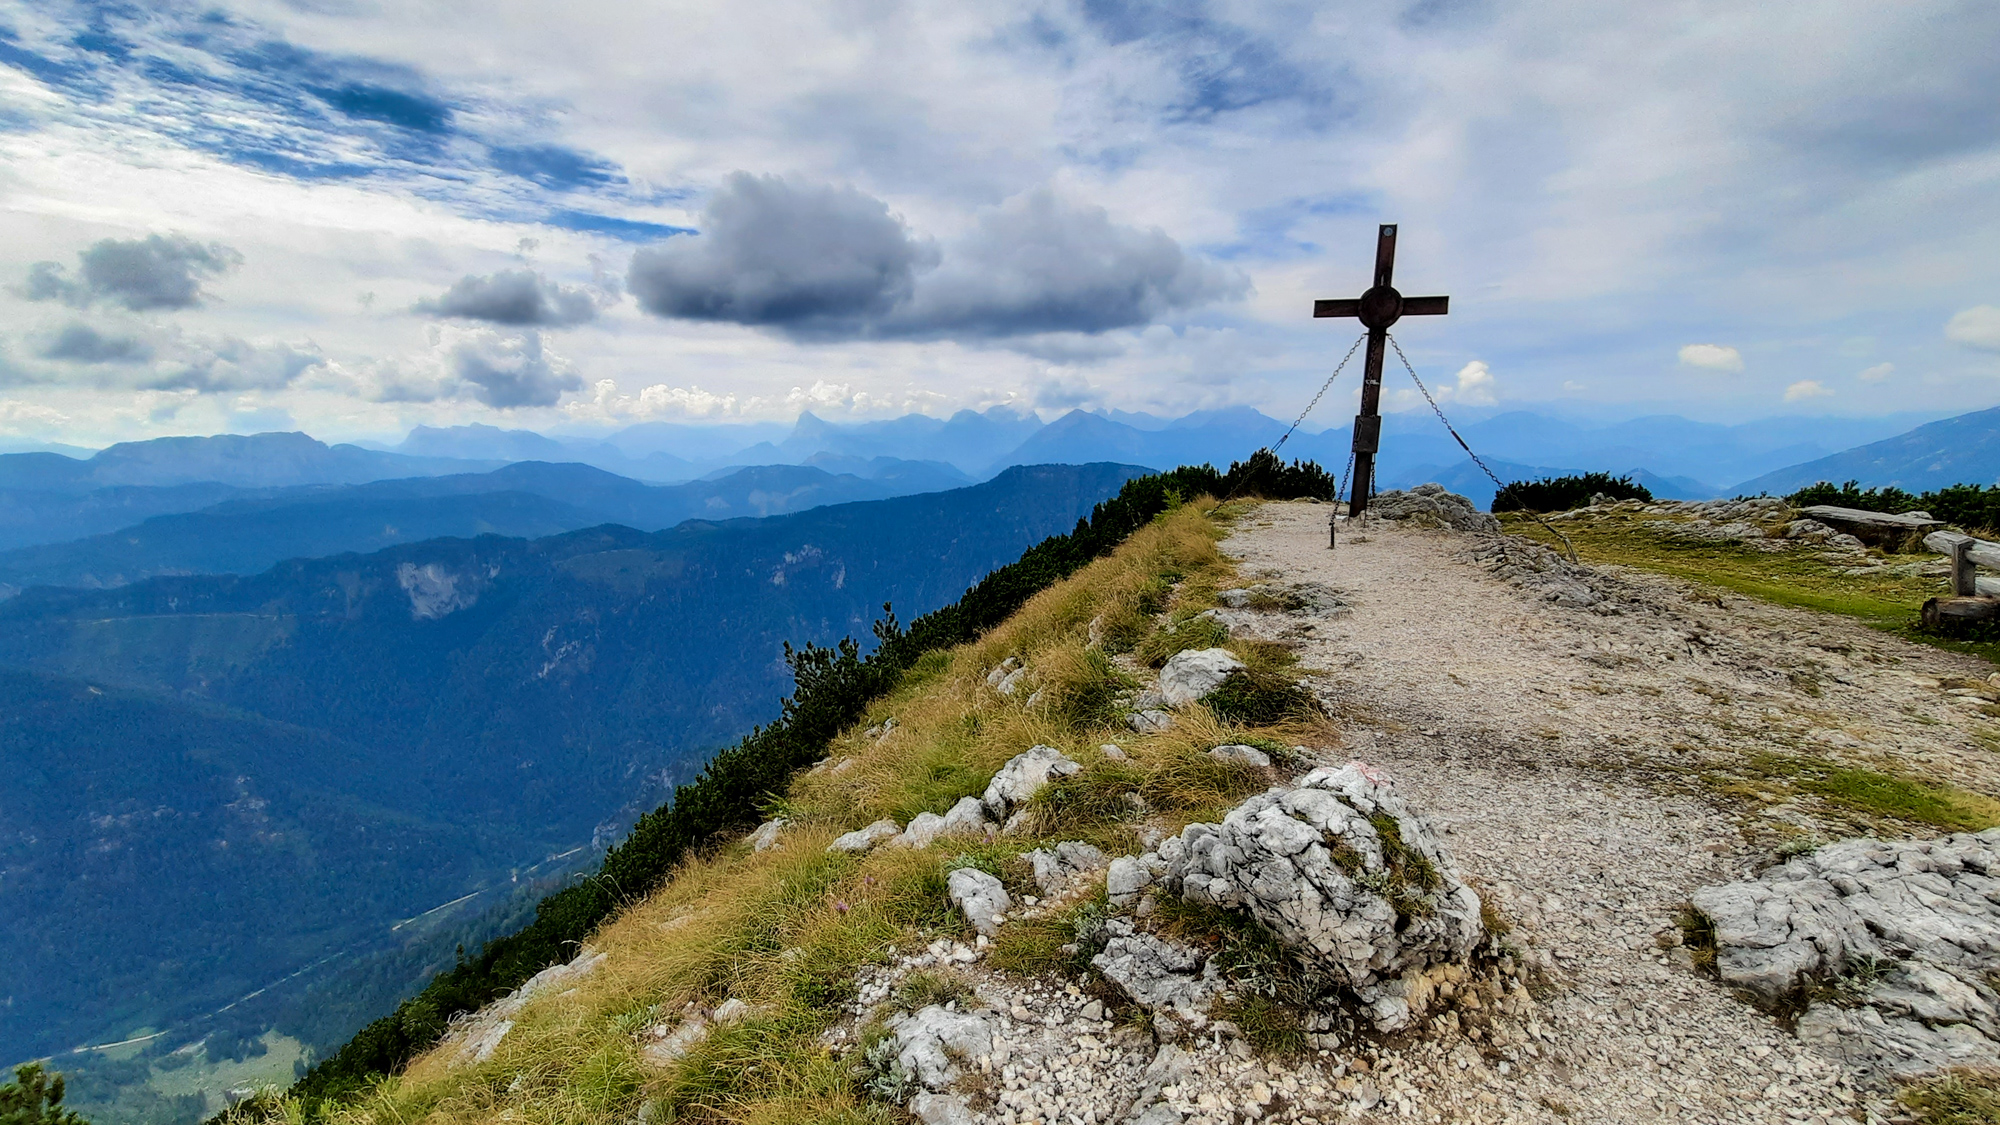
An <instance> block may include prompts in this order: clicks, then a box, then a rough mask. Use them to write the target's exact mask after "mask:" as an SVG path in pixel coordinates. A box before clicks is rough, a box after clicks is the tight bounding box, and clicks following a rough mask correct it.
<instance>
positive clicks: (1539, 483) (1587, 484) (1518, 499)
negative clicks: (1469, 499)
mask: <svg viewBox="0 0 2000 1125" xmlns="http://www.w3.org/2000/svg"><path fill="white" fill-rule="evenodd" d="M1600 493H1601V494H1603V495H1605V496H1609V497H1611V498H1612V499H1614V500H1651V499H1652V498H1653V493H1652V491H1651V490H1650V489H1648V488H1647V487H1646V486H1645V485H1643V484H1640V483H1638V482H1637V481H1635V480H1633V479H1632V478H1631V477H1630V476H1622V477H1614V476H1612V475H1611V474H1610V473H1579V474H1574V475H1571V476H1566V477H1543V478H1542V479H1541V480H1532V481H1530V480H1520V481H1515V482H1514V483H1512V484H1510V485H1508V486H1507V487H1505V488H1503V489H1501V490H1500V491H1499V492H1496V493H1494V494H1493V510H1494V511H1496V512H1519V511H1529V512H1566V511H1568V510H1569V509H1571V508H1581V507H1583V506H1584V505H1585V504H1588V503H1590V498H1591V497H1592V496H1596V495H1598V494H1600Z"/></svg>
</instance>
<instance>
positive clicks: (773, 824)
mask: <svg viewBox="0 0 2000 1125" xmlns="http://www.w3.org/2000/svg"><path fill="white" fill-rule="evenodd" d="M790 823H791V821H789V820H786V819H785V818H784V817H782V816H781V817H778V818H776V819H775V820H767V821H765V822H764V823H763V824H760V825H758V826H757V831H755V832H752V833H750V850H752V851H758V852H767V851H770V850H771V849H772V848H775V847H777V846H778V834H779V833H780V832H783V831H784V830H785V826H786V825H787V824H790Z"/></svg>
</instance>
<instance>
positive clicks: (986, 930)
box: [945, 867, 1014, 937]
mask: <svg viewBox="0 0 2000 1125" xmlns="http://www.w3.org/2000/svg"><path fill="white" fill-rule="evenodd" d="M945 891H946V893H947V894H948V895H950V896H951V901H952V904H953V905H955V906H957V907H958V908H959V909H960V910H962V911H964V912H965V920H966V921H967V922H968V923H970V924H971V925H972V928H973V929H975V930H978V931H979V932H980V933H982V934H985V935H986V936H988V937H991V936H993V934H995V933H997V932H998V931H999V929H1000V922H999V919H1000V917H1001V915H1004V914H1006V913H1007V911H1009V910H1011V909H1012V908H1013V906H1014V902H1013V900H1012V899H1010V898H1008V897H1007V888H1006V887H1003V886H1001V885H1000V880H998V879H996V878H994V877H993V876H991V875H988V874H987V873H986V872H984V871H981V870H979V869H978V868H976V867H961V868H959V869H958V870H956V871H954V872H952V873H951V874H950V875H948V876H946V877H945Z"/></svg>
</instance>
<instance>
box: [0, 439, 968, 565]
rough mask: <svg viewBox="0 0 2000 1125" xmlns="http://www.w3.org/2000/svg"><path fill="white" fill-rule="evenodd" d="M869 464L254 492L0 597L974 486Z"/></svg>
mask: <svg viewBox="0 0 2000 1125" xmlns="http://www.w3.org/2000/svg"><path fill="white" fill-rule="evenodd" d="M836 460H837V459H836ZM878 461H879V462H880V463H875V464H870V465H867V466H864V467H865V468H867V469H868V470H870V471H871V472H872V473H873V474H874V476H873V478H872V479H864V478H863V477H861V476H857V475H854V474H852V473H838V474H836V473H832V472H828V471H827V470H825V469H822V468H820V467H818V466H815V465H766V466H758V467H754V468H748V469H734V470H726V471H724V473H723V474H722V475H721V476H720V477H719V478H718V479H716V480H712V481H694V482H690V483H688V484H680V485H649V484H643V483H641V482H639V481H634V480H629V479H627V478H625V477H620V476H616V475H614V474H612V473H607V472H604V471H603V470H601V469H595V468H591V467H590V466H588V465H573V464H561V465H551V464H545V463H542V462H539V461H524V462H520V463H517V464H513V465H508V466H505V467H503V468H500V469H496V470H494V471H493V472H490V473H467V474H457V475H452V476H439V477H415V478H410V479H405V480H388V481H374V482H370V483H368V484H358V485H317V486H309V487H302V488H293V489H274V490H263V491H261V492H259V493H258V494H256V495H253V496H239V497H237V498H234V499H229V500H225V501H223V502H221V503H218V504H213V505H210V506H208V507H204V508H201V509H198V510H196V511H192V512H179V513H175V514H169V515H161V516H154V517H152V518H150V519H146V520H143V521H142V522H139V523H137V524H135V525H133V526H129V527H122V528H120V529H119V530H117V531H112V532H106V533H101V534H98V535H92V536H87V537H84V538H81V539H75V540H71V541H68V542H57V543H44V544H39V545H34V546H27V547H18V548H15V549H13V550H10V551H0V594H10V593H12V592H14V591H16V590H18V589H20V588H22V587H27V586H35V585H49V586H87V587H105V586H121V585H124V584H126V583H128V582H135V581H138V580H140V579H142V578H150V577H153V576H155V575H162V574H254V573H256V572H258V571H261V570H264V569H267V568H268V567H270V566H272V565H273V564H275V563H277V562H279V561H281V560H283V559H290V558H312V557H318V556H322V555H337V554H342V553H344V552H350V551H358V552H366V551H375V550H379V549H381V548H383V547H388V546H392V545H394V544H397V543H414V542H417V541H419V540H424V539H436V538H440V537H446V536H452V537H459V538H470V537H473V536H477V535H506V536H517V537H525V538H536V537H540V536H544V535H554V534H556V533H558V532H563V531H574V530H577V529H579V528H585V527H594V526H596V525H598V524H607V523H616V524H623V525H625V526H627V527H633V528H637V529H639V530H641V531H657V530H660V529H661V528H666V527H671V526H673V525H674V524H677V523H679V522H681V521H682V520H687V519H695V518H703V519H712V520H720V519H731V518H735V517H738V516H772V515H782V514H784V513H787V512H796V511H803V510H805V509H807V508H815V507H819V506H821V505H824V504H842V503H849V502H852V501H856V500H879V499H886V498H888V497H891V496H904V495H910V494H913V493H918V492H938V491H943V490H946V489H951V488H960V487H963V486H964V485H966V484H967V483H970V482H968V481H967V480H966V479H965V477H964V476H963V475H962V474H959V473H957V471H956V470H953V469H951V467H950V466H940V465H933V464H928V463H918V462H907V461H890V460H889V459H886V458H884V459H878ZM175 487H176V488H177V489H178V490H181V491H186V490H191V489H197V488H200V487H202V486H194V485H183V486H175ZM212 487H224V486H212ZM159 491H164V490H159ZM231 491H234V490H231ZM99 495H100V493H98V492H92V493H86V494H85V496H86V497H97V496H99Z"/></svg>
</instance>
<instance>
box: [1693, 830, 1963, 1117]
mask: <svg viewBox="0 0 2000 1125" xmlns="http://www.w3.org/2000/svg"><path fill="white" fill-rule="evenodd" d="M1692 903H1693V905H1694V907H1695V909H1696V910H1699V911H1701V912H1702V913H1703V914H1705V915H1707V916H1708V918H1709V919H1710V920H1711V921H1712V922H1713V923H1714V927H1715V943H1716V949H1715V965H1716V971H1717V974H1718V975H1719V976H1720V977H1721V978H1722V980H1723V982H1724V983H1725V984H1728V985H1730V986H1731V987H1734V988H1738V989H1742V990H1743V991H1745V992H1747V993H1749V994H1750V995H1751V996H1753V997H1755V998H1756V999H1757V1000H1759V1001H1760V1002H1762V1003H1764V1004H1767V1005H1774V1006H1775V1005H1777V1004H1778V1003H1780V1002H1781V1001H1784V1000H1787V999H1790V998H1791V997H1792V996H1794V995H1795V994H1796V993H1797V991H1798V990H1799V989H1800V988H1802V987H1803V986H1805V985H1807V984H1809V983H1811V982H1814V981H1824V980H1829V979H1834V978H1839V977H1842V976H1853V979H1854V984H1853V985H1851V986H1850V987H1851V989H1852V990H1853V991H1854V993H1855V1000H1856V1002H1855V1003H1854V1004H1852V1005H1850V1006H1849V1007H1846V1008H1833V1007H1830V1006H1827V1005H1816V1006H1814V1007H1813V1008H1812V1009H1811V1010H1809V1011H1808V1012H1807V1013H1806V1014H1805V1015H1804V1016H1802V1017H1801V1018H1800V1021H1799V1031H1800V1034H1801V1035H1802V1036H1807V1035H1811V1036H1813V1037H1815V1038H1817V1039H1820V1040H1823V1041H1824V1045H1825V1046H1826V1047H1827V1049H1829V1050H1830V1051H1832V1052H1833V1053H1835V1054H1838V1055H1840V1056H1842V1057H1843V1058H1846V1059H1847V1060H1848V1061H1849V1062H1850V1063H1852V1064H1853V1065H1855V1066H1857V1067H1860V1068H1863V1069H1867V1070H1871V1071H1875V1072H1878V1073H1881V1074H1885V1075H1887V1076H1889V1077H1908V1076H1911V1075H1914V1074H1919V1073H1924V1072H1926V1071H1930V1070H1935V1069H1937V1068H1938V1067H1939V1066H1961V1065H1980V1066H1989V1065H2000V992H1996V990H1995V988H1994V987H1993V984H1992V982H1991V980H1990V978H1989V974H1992V973H1995V972H2000V829H1988V830H1986V831H1984V832H1979V833H1960V834H1956V835H1951V836H1945V837H1942V838H1940V839H1936V840H1894V841H1884V840H1874V839H1857V840H1843V841H1841V842H1839V843H1836V844H1829V845H1827V846H1825V847H1823V848H1820V849H1819V850H1817V851H1815V852H1813V853H1812V854H1810V855H1805V856H1800V857H1798V858H1796V859H1793V860H1791V861H1790V862H1788V863H1784V864H1781V865H1779V866H1777V867H1773V868H1770V869H1769V870H1767V871H1765V872H1763V873H1762V874H1760V875H1758V876H1757V877H1756V878H1755V879H1749V880H1744V881H1742V882H1737V883H1729V884H1725V885H1722V886H1714V887H1703V888H1702V889H1701V890H1699V891H1696V892H1695V893H1694V895H1693V896H1692ZM1856 970H1862V974H1861V975H1859V976H1855V975H1854V974H1855V973H1856ZM1967 1060H1970V1061H1967Z"/></svg>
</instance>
